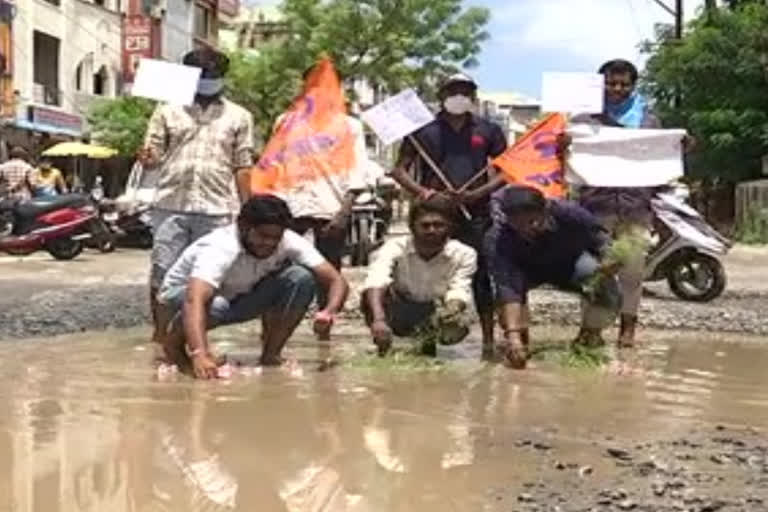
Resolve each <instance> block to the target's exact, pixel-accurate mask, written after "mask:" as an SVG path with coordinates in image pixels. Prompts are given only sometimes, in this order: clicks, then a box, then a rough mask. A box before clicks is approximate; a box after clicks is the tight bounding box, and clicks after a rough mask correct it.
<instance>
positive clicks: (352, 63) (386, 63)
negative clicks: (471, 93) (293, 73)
mask: <svg viewBox="0 0 768 512" xmlns="http://www.w3.org/2000/svg"><path fill="white" fill-rule="evenodd" d="M462 3H463V2H462V0H328V1H326V0H284V1H283V3H282V6H281V9H282V12H283V14H284V15H285V20H286V22H287V23H288V26H289V27H290V30H291V31H292V33H293V34H294V37H293V39H292V40H291V42H290V44H289V45H287V46H286V48H287V49H288V50H290V51H291V52H290V53H292V55H293V58H292V59H291V60H292V62H293V63H295V64H297V65H302V66H306V65H308V64H311V62H312V60H313V59H314V58H316V56H317V55H319V54H321V53H327V54H329V55H331V56H332V57H333V58H334V60H335V62H337V64H338V68H339V71H340V73H341V74H342V76H344V77H345V78H348V79H366V80H368V81H369V82H370V83H373V84H377V85H381V86H383V87H385V88H386V89H388V90H391V91H396V90H399V89H401V88H403V87H408V86H415V87H418V88H420V89H429V85H430V83H431V82H432V80H433V79H434V77H435V76H436V75H440V74H445V73H449V72H453V71H455V70H457V69H459V68H461V67H464V68H471V67H473V66H475V65H477V55H478V54H479V52H480V50H481V43H482V42H483V41H485V40H486V39H487V38H488V33H487V32H486V31H485V30H484V27H485V25H486V24H487V23H488V21H489V19H490V12H489V11H488V9H484V8H479V7H470V8H463V7H462Z"/></svg>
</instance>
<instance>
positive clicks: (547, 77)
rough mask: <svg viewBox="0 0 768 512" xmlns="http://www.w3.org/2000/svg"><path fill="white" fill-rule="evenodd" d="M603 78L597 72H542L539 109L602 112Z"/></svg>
mask: <svg viewBox="0 0 768 512" xmlns="http://www.w3.org/2000/svg"><path fill="white" fill-rule="evenodd" d="M604 90H605V79H604V78H603V75H601V74H598V73H544V75H543V77H542V81H541V109H542V111H544V112H562V113H564V114H600V113H602V112H603V101H604V97H603V94H604Z"/></svg>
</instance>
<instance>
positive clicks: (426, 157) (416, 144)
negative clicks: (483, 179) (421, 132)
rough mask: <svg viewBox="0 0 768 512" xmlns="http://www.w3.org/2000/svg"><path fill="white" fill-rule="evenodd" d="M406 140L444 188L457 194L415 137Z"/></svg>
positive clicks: (468, 218)
mask: <svg viewBox="0 0 768 512" xmlns="http://www.w3.org/2000/svg"><path fill="white" fill-rule="evenodd" d="M408 140H409V141H411V144H413V146H414V147H415V148H416V151H417V152H418V153H419V155H420V156H421V158H423V159H424V161H425V162H427V165H429V167H430V168H431V169H432V171H433V172H434V173H435V175H436V176H437V177H438V178H439V179H440V181H442V182H443V185H445V188H446V189H448V190H449V191H451V192H457V190H456V187H454V186H453V184H452V183H451V182H450V181H449V180H448V178H447V177H446V175H445V173H444V172H443V171H442V170H441V169H440V167H439V166H438V165H437V164H436V163H435V161H434V160H432V158H431V157H430V156H429V154H428V153H427V152H426V150H425V149H424V147H423V146H422V145H421V143H420V142H419V141H418V139H416V137H414V136H413V135H409V136H408ZM462 190H463V188H462ZM460 208H461V213H463V214H464V217H465V218H466V219H467V220H472V215H470V213H469V211H467V209H466V208H465V207H464V205H461V207H460Z"/></svg>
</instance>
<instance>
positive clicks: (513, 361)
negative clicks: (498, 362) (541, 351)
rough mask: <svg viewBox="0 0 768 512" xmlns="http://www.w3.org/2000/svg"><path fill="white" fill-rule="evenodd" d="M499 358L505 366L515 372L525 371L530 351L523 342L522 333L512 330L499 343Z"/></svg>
mask: <svg viewBox="0 0 768 512" xmlns="http://www.w3.org/2000/svg"><path fill="white" fill-rule="evenodd" d="M498 351H499V356H501V358H502V361H503V362H504V364H506V365H507V366H509V367H510V368H513V369H515V370H524V369H525V366H526V364H527V362H528V349H527V348H526V346H525V343H524V342H523V337H522V333H521V331H516V330H510V331H507V332H506V333H505V334H504V341H502V342H501V343H499V347H498Z"/></svg>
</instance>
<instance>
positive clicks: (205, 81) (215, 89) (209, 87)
mask: <svg viewBox="0 0 768 512" xmlns="http://www.w3.org/2000/svg"><path fill="white" fill-rule="evenodd" d="M223 89H224V79H223V78H201V79H200V80H199V81H198V82H197V94H199V95H200V96H208V97H210V96H216V95H217V94H219V93H221V91H222V90H223Z"/></svg>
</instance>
